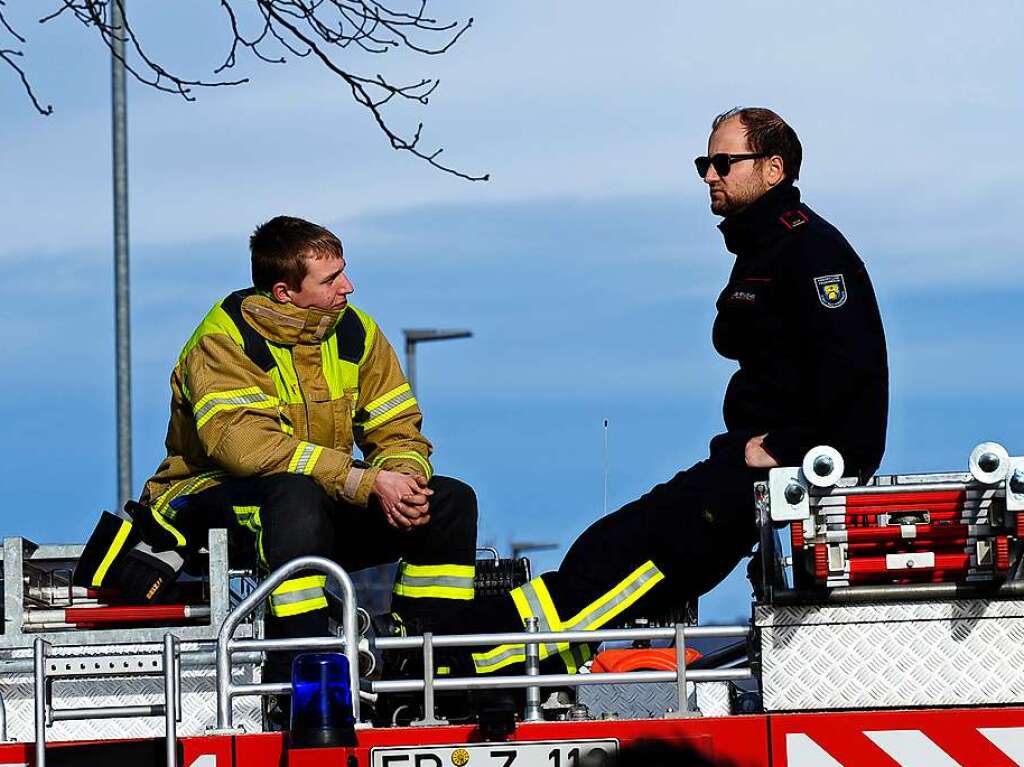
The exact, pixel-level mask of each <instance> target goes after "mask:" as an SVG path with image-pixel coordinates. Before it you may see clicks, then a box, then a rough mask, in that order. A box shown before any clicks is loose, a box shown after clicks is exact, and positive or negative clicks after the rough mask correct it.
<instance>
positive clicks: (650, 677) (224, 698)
mask: <svg viewBox="0 0 1024 767" xmlns="http://www.w3.org/2000/svg"><path fill="white" fill-rule="evenodd" d="M300 570H317V571H320V572H324V573H327V574H328V575H330V576H331V577H333V578H335V579H336V580H337V581H338V583H339V585H340V586H341V591H342V599H341V602H342V611H343V630H344V636H342V637H329V636H328V637H291V638H282V639H234V638H233V634H234V631H235V628H236V627H237V626H238V624H239V623H241V621H242V620H243V619H244V618H246V617H248V615H249V614H250V613H251V612H252V611H253V610H254V609H256V607H257V606H258V605H259V604H260V603H262V602H263V600H264V599H266V598H267V597H268V596H269V595H270V593H271V592H272V591H273V590H274V588H275V587H276V586H277V585H278V584H280V583H281V582H282V581H284V580H285V579H286V578H288V576H290V575H292V574H293V573H295V572H297V571H300ZM356 626H357V621H356V600H355V589H354V588H353V586H352V581H351V579H350V578H349V576H348V574H347V573H346V572H345V570H344V569H343V568H342V567H341V566H340V565H338V564H337V563H336V562H332V561H331V560H328V559H324V558H323V557H302V558H300V559H294V560H292V561H291V562H288V563H286V564H284V565H282V566H281V567H279V568H278V569H277V570H275V571H274V572H272V573H271V574H270V576H268V578H267V579H266V580H265V581H263V583H261V584H260V585H259V587H258V588H257V589H256V590H255V591H253V592H252V593H251V594H250V595H249V596H248V597H246V598H245V599H244V600H243V601H242V602H241V603H240V604H239V605H238V606H237V607H236V608H235V609H234V610H232V611H231V613H230V614H229V615H228V616H227V618H226V619H225V621H224V624H223V626H222V627H221V630H220V633H219V634H218V637H217V730H218V731H231V729H232V719H233V716H232V699H233V698H235V697H239V696H245V695H265V694H288V693H289V692H290V689H289V687H288V685H285V684H268V683H263V684H234V683H233V682H232V681H231V656H232V653H235V652H239V653H240V652H245V651H274V650H277V651H285V650H312V649H318V650H339V649H340V650H343V651H344V653H345V655H346V657H347V658H348V662H349V678H350V683H351V689H352V713H353V715H354V718H355V721H356V722H357V724H358V722H359V692H360V688H359V645H358V635H357V631H356ZM749 633H750V626H749V625H747V626H692V627H690V626H684V625H682V624H677V625H675V626H672V627H668V628H636V629H598V630H595V631H578V630H577V631H525V632H498V633H492V634H449V635H440V636H433V635H431V634H425V635H423V636H411V637H383V638H380V639H377V640H375V646H376V647H377V648H378V649H382V650H383V649H420V650H422V652H423V654H424V658H425V661H427V662H429V660H430V659H431V658H432V656H433V651H434V648H436V647H468V646H479V645H499V644H522V645H524V646H525V648H529V649H528V650H527V653H528V654H530V655H532V654H534V653H535V652H536V651H535V650H534V648H539V646H540V645H541V644H547V643H562V642H576V643H595V642H602V641H614V640H622V639H627V640H628V639H670V638H671V639H675V640H676V642H677V644H678V646H677V655H678V656H681V657H682V662H681V663H679V664H678V665H677V668H676V670H675V671H646V672H645V671H639V672H628V673H617V674H594V675H588V674H536V673H531V674H529V675H528V676H526V677H523V676H485V677H467V678H444V679H434V678H433V676H432V674H428V673H425V674H424V678H423V679H405V680H394V681H375V682H373V683H372V684H371V690H372V691H373V692H375V693H379V692H414V691H415V692H423V693H424V698H425V700H426V703H427V704H428V707H427V709H426V710H425V712H424V716H425V719H426V720H431V719H433V712H432V711H430V708H429V703H430V701H431V700H432V699H433V692H434V690H451V689H495V688H516V687H526V688H528V690H533V689H537V688H539V685H541V684H545V685H588V684H614V683H627V684H628V683H640V682H668V681H675V682H676V684H677V685H678V686H679V701H680V715H684V716H685V715H686V714H687V713H688V712H687V711H686V707H687V706H686V703H685V701H686V682H687V679H688V678H689V679H690V680H693V681H724V680H731V679H749V678H750V677H751V674H752V672H751V670H750V669H749V668H740V669H716V670H701V671H691V672H689V673H687V669H686V663H685V642H686V639H688V638H691V637H736V636H741V637H742V636H747V635H748V634H749ZM431 668H432V664H431ZM532 670H533V671H534V672H536V671H537V670H538V669H536V668H535V669H532ZM532 697H535V696H531V699H532Z"/></svg>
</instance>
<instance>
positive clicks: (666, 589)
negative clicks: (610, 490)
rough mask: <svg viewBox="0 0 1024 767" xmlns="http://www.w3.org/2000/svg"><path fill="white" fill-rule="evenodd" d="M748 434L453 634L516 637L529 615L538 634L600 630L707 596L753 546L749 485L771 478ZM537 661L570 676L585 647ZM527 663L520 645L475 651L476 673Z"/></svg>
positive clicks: (483, 602)
mask: <svg viewBox="0 0 1024 767" xmlns="http://www.w3.org/2000/svg"><path fill="white" fill-rule="evenodd" d="M750 436H752V435H750V434H739V433H735V432H734V433H729V434H722V435H719V436H718V437H715V438H714V439H713V440H712V441H711V446H710V455H709V457H708V458H707V459H706V460H704V461H701V462H699V463H697V464H695V465H694V466H691V467H690V468H689V469H686V470H685V471H681V472H679V473H678V474H676V475H675V476H674V477H673V478H672V479H670V480H669V481H667V482H665V483H663V484H660V485H658V486H657V487H655V488H654V489H652V490H651V491H650V492H648V493H647V494H646V495H644V496H642V497H641V498H638V499H637V500H635V501H633V502H631V503H628V504H626V505H625V506H623V507H622V508H620V509H618V510H617V511H615V512H613V513H611V514H608V515H607V516H605V517H603V518H601V519H599V520H597V521H596V522H594V523H593V524H592V525H591V526H590V527H589V528H587V530H585V531H584V532H583V534H582V535H581V536H580V537H579V538H577V539H576V541H575V542H574V543H573V544H572V546H571V547H570V549H569V551H568V553H566V555H565V558H564V559H563V560H562V563H561V565H560V566H559V568H558V569H557V570H555V571H554V572H548V573H544V574H543V575H540V576H538V577H536V578H534V579H532V580H531V581H529V582H528V583H526V584H524V585H523V586H520V587H519V588H517V589H515V590H513V591H512V592H510V593H509V594H508V595H507V596H500V597H492V598H488V599H479V600H476V601H475V602H474V603H473V604H472V605H471V606H470V608H469V609H468V610H467V611H466V612H465V613H464V614H463V615H462V616H460V618H461V625H460V626H457V627H453V628H454V629H456V630H461V631H467V632H472V633H478V632H485V631H516V630H521V629H522V627H523V621H524V620H525V619H526V618H528V617H531V616H532V617H537V618H538V622H539V628H540V630H541V631H568V630H592V629H599V628H602V627H609V626H610V625H612V624H615V623H621V622H622V621H623V620H626V619H628V618H629V617H631V616H632V615H636V614H639V613H646V614H658V613H662V612H667V611H668V610H670V609H675V608H679V607H682V606H683V605H684V604H685V603H686V602H688V601H689V600H690V599H692V598H694V597H697V596H699V595H701V594H703V593H705V592H707V591H709V590H710V589H711V588H713V587H714V586H715V585H717V584H718V583H719V582H720V581H721V580H722V579H723V578H725V576H726V575H728V574H729V572H730V571H731V570H732V569H733V568H734V567H735V566H736V564H737V563H738V562H739V561H740V559H742V558H743V557H744V556H746V555H747V554H749V553H750V551H751V549H752V548H753V546H754V544H755V542H756V539H757V529H756V524H755V512H754V492H753V485H754V482H755V481H757V480H759V479H764V478H766V477H767V471H761V470H754V469H750V468H748V467H747V466H746V463H745V460H744V446H745V445H746V442H747V440H748V439H749V438H750ZM540 655H541V660H542V661H543V660H545V659H547V658H553V659H554V660H553V661H552V663H557V664H558V665H559V667H560V668H561V669H562V670H563V671H567V672H568V673H574V672H575V671H576V670H577V669H578V668H579V666H580V665H581V664H582V663H583V662H585V661H586V660H587V659H588V658H589V648H588V647H586V646H580V645H577V646H572V647H570V646H569V645H568V644H567V643H558V644H549V645H542V646H541V650H540ZM523 660H524V652H523V646H522V645H501V646H499V647H491V648H484V649H482V650H481V651H476V652H474V653H473V654H472V665H473V667H474V669H475V671H476V673H481V674H484V673H490V672H495V671H498V670H499V669H504V668H507V667H510V666H513V665H515V664H519V663H521V662H522V661H523ZM552 663H549V664H546V665H552ZM563 664H564V665H563ZM506 673H507V672H506Z"/></svg>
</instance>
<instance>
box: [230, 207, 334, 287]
mask: <svg viewBox="0 0 1024 767" xmlns="http://www.w3.org/2000/svg"><path fill="white" fill-rule="evenodd" d="M249 252H250V253H251V254H252V284H253V285H255V286H256V287H257V288H258V289H259V290H266V291H269V290H270V289H271V288H273V287H274V285H275V284H277V283H278V282H283V283H284V284H286V285H287V286H288V287H289V288H291V289H292V290H298V289H299V288H300V287H301V286H302V279H303V278H304V277H305V276H306V259H307V258H341V256H342V253H343V251H342V247H341V240H339V239H338V238H337V237H336V236H335V235H334V234H333V233H332V232H330V231H329V230H327V229H324V227H322V226H319V225H317V224H313V223H310V222H309V221H304V220H303V219H301V218H293V217H291V216H277V217H276V218H272V219H270V220H269V221H267V222H266V223H265V224H260V225H259V226H258V227H256V231H255V232H253V233H252V237H250V238H249Z"/></svg>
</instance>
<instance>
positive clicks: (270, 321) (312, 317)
mask: <svg viewBox="0 0 1024 767" xmlns="http://www.w3.org/2000/svg"><path fill="white" fill-rule="evenodd" d="M344 311H345V310H344V309H340V310H337V309H336V310H330V311H328V310H325V309H314V308H309V309H300V308H298V307H296V306H293V305H292V304H282V303H278V302H277V301H275V300H274V299H272V298H270V297H269V296H266V295H263V294H262V293H255V294H253V295H251V296H247V297H246V298H245V300H243V301H242V316H243V317H245V321H246V322H248V323H249V324H250V325H252V326H253V328H255V329H256V332H258V333H259V334H260V335H261V336H263V337H264V338H266V339H267V340H268V341H272V342H274V343H276V344H283V345H285V346H293V345H295V344H319V343H321V342H322V341H323V340H324V338H326V337H327V336H328V334H330V332H331V330H332V329H333V328H334V326H335V325H337V324H338V320H339V319H340V317H341V314H342V312H344Z"/></svg>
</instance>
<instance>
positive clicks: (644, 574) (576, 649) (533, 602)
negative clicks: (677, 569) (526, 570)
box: [473, 560, 665, 674]
mask: <svg viewBox="0 0 1024 767" xmlns="http://www.w3.org/2000/svg"><path fill="white" fill-rule="evenodd" d="M664 578H665V575H664V573H662V572H661V570H659V569H658V567H657V566H656V565H655V564H654V562H652V561H650V560H648V561H647V562H645V563H644V564H642V565H640V567H638V568H637V569H636V570H634V571H633V572H632V573H630V574H629V575H627V576H626V577H625V578H624V579H622V581H620V582H619V583H618V584H617V585H616V586H615V587H614V588H612V589H610V590H608V591H606V592H605V593H604V594H602V595H601V596H600V597H599V598H598V599H596V600H594V601H593V602H591V603H590V604H589V605H587V606H586V607H584V608H583V609H582V610H580V611H579V612H578V613H576V615H574V616H573V617H572V618H570V619H569V620H567V621H561V620H559V618H558V612H557V610H556V608H555V604H554V602H553V601H552V599H551V595H550V594H549V593H548V589H547V586H546V585H545V584H544V581H543V579H542V578H541V577H540V576H538V577H536V578H534V579H533V580H531V581H530V582H529V583H524V584H523V585H522V586H520V587H519V588H517V589H515V590H513V591H512V600H513V602H515V605H516V609H517V610H518V611H519V616H520V617H521V618H522V619H523V620H524V621H525V620H526V619H527V618H534V617H535V618H537V619H538V628H539V629H540V631H577V630H579V631H592V630H594V629H598V628H600V627H601V626H603V625H605V624H606V623H608V622H609V621H610V620H612V619H613V618H615V617H616V616H618V615H620V614H622V613H623V612H624V611H625V610H626V609H627V608H629V607H630V606H631V605H633V604H634V603H635V602H636V601H637V600H638V599H640V598H641V597H642V596H643V595H644V594H646V593H647V592H648V591H650V590H651V589H652V588H654V586H656V585H657V584H658V583H660V582H661V581H662V580H664ZM556 650H557V652H558V653H559V654H560V655H561V657H562V660H563V661H564V662H565V667H566V671H567V673H570V674H574V673H576V671H578V670H579V667H580V665H582V664H583V663H584V662H586V660H588V659H589V656H590V651H589V648H587V646H586V645H576V646H570V645H569V643H568V642H559V643H558V644H557V645H552V644H542V645H541V646H540V657H541V660H543V659H544V658H547V657H549V656H550V655H552V654H553V653H554V652H555V651H556ZM584 656H586V657H584ZM525 659H526V652H525V647H524V645H500V646H499V647H495V648H493V649H492V650H488V651H487V652H482V653H473V665H474V666H475V667H476V671H477V673H478V674H488V673H490V672H492V671H497V670H499V669H502V668H505V667H506V666H510V665H511V664H513V663H521V662H523V661H525Z"/></svg>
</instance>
